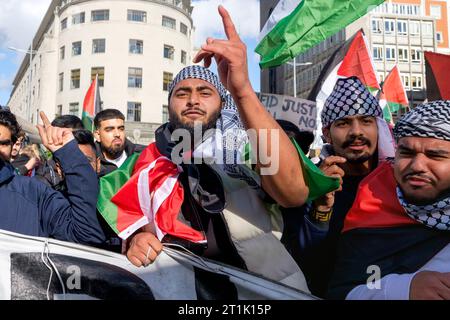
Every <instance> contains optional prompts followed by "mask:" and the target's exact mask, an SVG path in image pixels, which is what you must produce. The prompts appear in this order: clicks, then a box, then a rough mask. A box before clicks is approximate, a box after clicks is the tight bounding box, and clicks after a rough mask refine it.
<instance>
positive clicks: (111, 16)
mask: <svg viewBox="0 0 450 320" xmlns="http://www.w3.org/2000/svg"><path fill="white" fill-rule="evenodd" d="M191 12H192V7H191V2H190V0H72V1H68V0H66V1H60V0H54V1H53V2H52V3H51V5H50V7H49V10H48V12H47V14H46V16H45V18H44V20H43V21H42V23H41V26H40V28H39V30H38V32H37V34H36V36H35V38H34V40H33V46H32V49H33V55H32V61H31V68H29V66H30V62H29V60H30V56H29V55H27V56H26V57H25V58H24V61H23V62H22V65H21V67H20V69H19V71H18V73H17V75H16V78H15V80H14V82H13V85H14V89H13V92H12V94H11V98H10V101H9V103H8V105H9V107H10V108H11V109H12V111H13V112H15V113H16V114H18V115H20V116H21V117H23V118H25V119H27V120H28V121H30V122H32V123H36V122H37V117H38V112H39V111H41V110H42V111H45V112H46V113H47V114H48V115H49V116H50V117H51V118H53V117H54V116H56V115H61V114H74V115H78V116H81V113H82V109H83V100H84V97H85V95H86V92H87V90H88V88H89V86H90V84H91V81H92V79H94V78H95V76H96V75H98V78H99V83H100V96H101V100H102V106H103V108H116V109H118V110H120V111H121V112H122V113H123V114H124V115H125V117H126V121H127V122H138V123H148V124H150V123H151V124H153V127H154V125H156V124H160V123H163V122H165V121H166V120H167V117H168V115H167V104H168V103H167V94H168V92H167V87H168V84H169V82H170V81H171V80H172V78H173V77H174V76H175V75H176V73H177V72H178V71H179V70H181V69H182V68H183V67H184V66H186V65H188V64H189V63H190V61H192V53H193V49H192V48H193V36H194V35H193V22H192V19H191ZM30 79H31V82H30ZM30 83H31V85H30ZM134 126H136V124H134Z"/></svg>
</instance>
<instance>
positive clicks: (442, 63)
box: [425, 51, 450, 101]
mask: <svg viewBox="0 0 450 320" xmlns="http://www.w3.org/2000/svg"><path fill="white" fill-rule="evenodd" d="M425 65H426V77H427V98H428V101H434V100H450V81H449V80H448V79H449V75H448V73H449V70H450V55H446V54H440V53H434V52H428V51H425Z"/></svg>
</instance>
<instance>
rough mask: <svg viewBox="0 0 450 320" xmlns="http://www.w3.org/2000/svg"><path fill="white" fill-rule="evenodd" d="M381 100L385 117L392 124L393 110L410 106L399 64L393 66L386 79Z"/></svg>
mask: <svg viewBox="0 0 450 320" xmlns="http://www.w3.org/2000/svg"><path fill="white" fill-rule="evenodd" d="M379 100H380V106H381V108H382V109H383V116H384V119H385V120H386V121H387V122H388V123H390V124H394V122H393V119H392V112H397V111H399V110H400V109H406V108H408V104H409V102H408V97H407V96H406V91H405V88H404V87H403V83H402V79H401V78H400V72H399V71H398V68H397V66H394V67H393V68H392V70H391V72H389V74H388V76H387V77H386V80H384V82H383V84H382V90H381V92H380V98H379Z"/></svg>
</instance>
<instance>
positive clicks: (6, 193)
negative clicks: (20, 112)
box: [0, 111, 104, 244]
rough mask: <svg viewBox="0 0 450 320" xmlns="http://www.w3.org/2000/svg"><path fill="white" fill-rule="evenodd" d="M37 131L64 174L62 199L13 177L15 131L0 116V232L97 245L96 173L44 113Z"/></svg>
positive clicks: (12, 121)
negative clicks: (11, 162)
mask: <svg viewBox="0 0 450 320" xmlns="http://www.w3.org/2000/svg"><path fill="white" fill-rule="evenodd" d="M41 118H42V121H43V123H44V125H43V126H42V125H39V126H38V129H39V134H40V136H41V139H42V143H43V144H44V145H45V146H46V147H47V148H48V149H49V150H50V151H51V152H52V153H53V154H54V156H55V158H57V159H58V160H59V162H60V163H61V166H62V168H63V170H64V172H65V173H66V183H67V189H68V191H67V193H68V195H67V198H66V197H64V196H63V195H62V194H61V193H59V192H57V191H54V190H53V189H51V188H49V187H47V186H46V185H44V184H42V183H40V182H39V181H36V180H34V179H30V178H28V177H22V176H16V175H15V174H14V168H13V167H12V166H11V165H10V163H9V162H8V159H9V157H10V153H11V148H12V145H13V144H14V143H15V142H16V140H17V135H18V133H19V131H20V126H19V124H18V123H17V120H16V117H15V116H14V115H13V114H12V113H11V112H9V111H0V203H1V204H2V206H3V209H2V210H1V211H0V216H1V218H0V229H4V230H8V231H12V232H18V233H22V234H26V235H30V236H40V237H52V238H55V239H59V240H63V241H71V242H77V243H84V244H98V243H101V242H102V241H103V238H104V237H103V233H102V231H101V229H100V225H99V223H98V220H97V217H96V210H95V206H96V202H97V194H98V185H97V178H96V175H95V172H94V171H93V170H92V169H91V167H90V164H89V162H88V160H87V159H86V157H85V156H84V155H83V154H82V153H81V151H80V150H79V148H78V145H77V143H76V141H75V140H74V137H73V134H72V132H71V131H70V130H67V129H62V128H56V127H53V126H52V125H51V124H50V122H49V121H48V119H47V117H46V116H45V114H44V113H41Z"/></svg>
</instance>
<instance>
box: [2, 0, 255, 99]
mask: <svg viewBox="0 0 450 320" xmlns="http://www.w3.org/2000/svg"><path fill="white" fill-rule="evenodd" d="M50 2H51V0H0V104H1V105H4V104H6V103H7V102H8V99H9V95H10V92H11V89H12V87H11V83H12V80H13V79H14V76H15V74H16V72H17V69H18V68H19V65H20V63H21V61H22V59H23V55H21V54H17V53H16V52H14V51H11V50H9V49H7V48H8V47H16V48H23V49H26V48H28V47H29V44H30V41H31V38H32V36H33V35H34V34H35V33H36V30H37V28H38V27H39V24H40V22H41V21H42V18H43V17H44V15H45V12H46V11H47V8H48V6H49V5H50ZM244 3H245V5H244ZM219 4H222V5H224V6H225V8H227V9H228V10H229V11H230V13H231V16H232V18H233V20H234V22H235V24H236V27H237V29H238V32H239V33H240V35H241V37H242V38H243V40H244V41H245V42H246V44H247V46H248V59H249V69H250V78H251V81H252V84H253V87H254V88H255V90H257V91H258V90H259V79H260V75H259V66H258V55H256V54H255V53H254V48H255V46H256V38H257V36H258V33H259V0H245V1H243V0H197V1H196V0H194V1H193V5H194V12H193V20H194V25H195V27H196V35H195V43H196V45H200V44H201V43H203V42H204V41H205V39H206V37H208V36H213V37H218V38H224V37H225V35H224V33H223V28H222V23H221V20H220V16H219V14H218V13H217V6H218V5H219Z"/></svg>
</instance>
